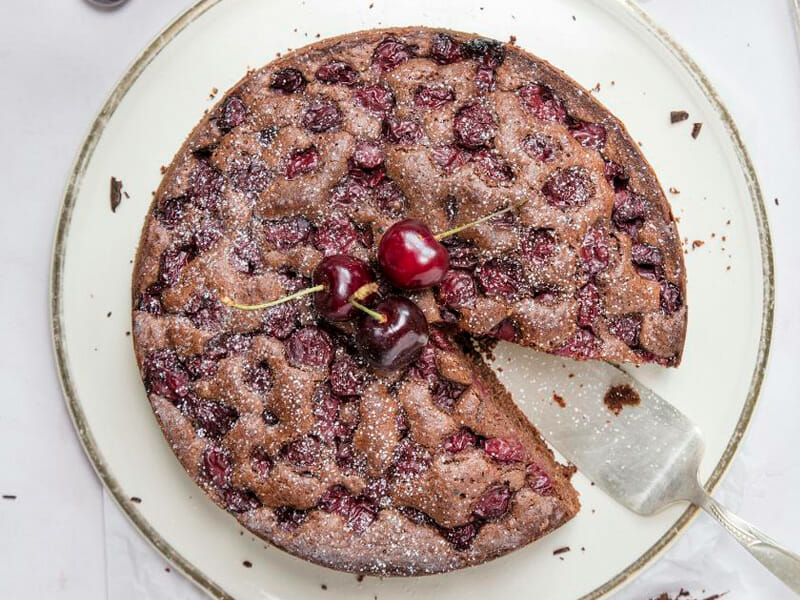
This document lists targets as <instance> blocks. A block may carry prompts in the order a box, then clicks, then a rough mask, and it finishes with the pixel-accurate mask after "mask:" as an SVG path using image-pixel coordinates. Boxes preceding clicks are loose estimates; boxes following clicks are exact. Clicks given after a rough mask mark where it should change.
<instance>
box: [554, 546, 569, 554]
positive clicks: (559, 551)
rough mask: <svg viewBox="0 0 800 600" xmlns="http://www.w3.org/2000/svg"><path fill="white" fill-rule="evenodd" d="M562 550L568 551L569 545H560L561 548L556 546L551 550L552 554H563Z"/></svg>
mask: <svg viewBox="0 0 800 600" xmlns="http://www.w3.org/2000/svg"><path fill="white" fill-rule="evenodd" d="M564 552H569V546H561V548H556V549H555V550H553V556H558V555H559V554H564Z"/></svg>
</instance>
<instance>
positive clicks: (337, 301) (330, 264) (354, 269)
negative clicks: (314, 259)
mask: <svg viewBox="0 0 800 600" xmlns="http://www.w3.org/2000/svg"><path fill="white" fill-rule="evenodd" d="M313 280H314V285H324V286H325V289H324V290H323V291H321V292H317V293H316V294H314V305H315V306H316V307H317V310H318V311H319V313H320V314H321V315H322V316H323V317H324V318H326V319H328V320H329V321H346V320H348V319H350V318H351V317H352V316H353V315H354V312H355V311H356V310H357V309H356V307H355V306H353V305H352V304H350V303H349V302H348V300H349V299H350V296H352V295H353V294H354V293H355V292H356V290H357V289H358V288H360V287H361V286H363V285H367V284H368V283H372V282H374V281H375V276H374V275H373V273H372V270H371V269H370V268H369V267H368V266H367V265H366V263H364V262H363V261H360V260H358V259H357V258H353V257H352V256H347V255H346V254H334V255H333V256H328V257H326V258H324V259H322V262H320V263H319V265H317V268H316V269H314V275H313ZM368 301H369V299H368V298H364V299H362V300H361V302H365V303H366V302H368Z"/></svg>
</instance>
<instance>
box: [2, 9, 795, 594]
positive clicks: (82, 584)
mask: <svg viewBox="0 0 800 600" xmlns="http://www.w3.org/2000/svg"><path fill="white" fill-rule="evenodd" d="M228 1H234V0H228ZM354 1H363V2H364V5H365V7H366V5H367V3H368V2H367V0H354ZM609 1H610V0H609ZM191 3H192V1H191V0H131V1H130V2H129V3H128V4H127V5H126V6H125V7H123V8H122V9H120V10H118V11H115V12H109V13H103V12H98V11H96V10H93V9H91V8H90V7H89V6H88V5H86V4H85V3H84V2H83V1H82V0H2V2H0V82H1V83H0V85H2V90H3V91H2V94H0V115H1V116H0V123H2V132H3V133H2V143H0V381H2V383H3V385H4V388H5V394H4V398H3V400H2V401H1V402H0V407H1V408H0V495H1V494H12V495H16V496H17V498H16V500H4V499H0V598H2V599H9V600H11V599H13V600H27V599H50V598H54V599H58V600H67V599H70V600H71V599H76V600H78V599H79V600H95V599H108V600H129V599H130V600H133V599H137V600H141V599H143V598H148V599H152V600H160V599H167V598H169V599H170V600H182V599H199V598H202V597H204V596H203V595H202V594H201V593H200V592H199V591H198V590H196V589H195V588H194V587H193V586H192V585H191V584H190V583H189V582H188V581H187V580H185V579H184V578H183V577H182V576H181V575H180V574H177V573H175V572H174V570H173V571H168V570H167V569H166V567H167V565H166V563H165V562H164V561H163V560H162V559H161V557H160V556H159V555H158V554H157V553H156V552H155V551H154V550H152V549H151V548H150V547H149V546H148V545H147V544H146V543H145V542H144V541H143V540H142V539H141V538H140V537H139V535H138V534H137V532H136V531H135V530H134V529H133V528H132V527H131V526H130V525H129V524H128V522H127V521H126V520H125V519H124V518H123V517H122V515H121V513H120V511H119V510H118V509H117V508H116V506H115V505H114V504H113V503H112V502H111V501H110V500H109V498H108V496H107V495H106V494H105V493H104V491H103V489H102V487H101V485H100V483H99V481H98V480H97V478H96V477H95V475H94V472H93V471H92V469H91V466H90V465H89V462H88V461H87V459H86V457H85V456H84V454H83V451H82V449H81V448H80V445H79V444H78V440H77V437H76V436H75V434H74V432H73V429H72V424H71V423H70V420H69V416H68V414H67V410H66V408H65V405H64V403H63V401H62V398H61V393H60V390H59V386H58V381H57V378H56V374H55V369H54V365H53V357H52V350H51V343H50V325H49V320H48V303H49V296H48V272H49V267H50V252H51V244H52V236H53V232H54V230H55V223H56V217H57V214H58V207H59V202H60V199H61V194H62V188H63V185H64V182H65V180H66V177H67V174H68V173H69V170H70V167H71V164H72V161H73V158H74V155H75V153H76V151H77V149H78V147H79V145H80V143H81V141H82V139H83V136H84V134H85V133H86V130H87V128H88V126H89V124H90V122H91V121H92V119H93V117H94V115H95V112H96V111H97V110H98V108H99V107H100V105H101V103H102V102H103V100H104V98H105V96H106V94H107V93H108V92H109V90H110V89H111V88H112V86H113V85H114V84H115V82H116V80H117V79H118V78H119V77H120V75H121V74H122V73H123V72H124V71H125V69H126V67H127V66H128V64H129V63H130V62H131V61H132V60H133V58H134V57H135V56H136V55H137V54H138V52H139V51H140V50H141V49H142V48H143V47H144V46H145V44H146V43H147V42H148V41H149V40H150V39H151V37H152V36H153V35H154V34H155V33H156V32H157V31H158V30H159V29H160V28H162V27H163V26H164V25H165V24H166V23H167V22H168V21H169V20H171V19H172V18H173V17H175V16H176V15H177V14H178V13H179V12H180V11H182V10H183V9H184V8H186V7H187V6H189V5H190V4H191ZM642 6H643V7H644V8H645V9H646V10H647V11H649V12H650V13H651V14H652V15H653V17H654V18H655V19H656V20H657V21H658V22H659V23H660V24H662V25H663V26H664V27H665V28H666V30H667V31H669V32H670V33H672V34H673V36H674V37H675V38H676V39H677V40H678V42H679V43H681V44H682V45H683V46H684V47H685V48H686V49H687V50H688V51H689V53H690V54H691V55H692V56H693V57H694V58H695V60H696V61H697V62H698V63H699V64H700V66H701V68H703V69H704V70H705V72H706V73H707V74H708V75H709V77H710V78H711V80H712V82H713V83H714V85H715V86H716V87H717V89H718V91H719V93H720V94H721V96H722V98H723V101H724V102H725V103H726V104H727V105H728V108H729V109H730V110H731V112H732V114H733V116H734V118H735V120H736V121H737V123H738V125H739V127H740V129H741V131H742V134H743V136H744V140H745V143H746V145H747V147H748V148H749V150H750V153H751V156H752V158H753V160H754V162H755V166H756V169H757V171H758V174H759V178H760V181H761V185H762V188H763V190H764V195H765V197H766V198H767V199H768V200H769V202H768V207H767V209H768V213H769V217H770V223H771V227H772V233H773V239H774V247H775V259H776V272H777V301H776V312H775V336H774V341H773V346H772V357H771V361H770V367H769V372H768V375H767V378H766V382H765V385H764V388H763V392H762V399H761V401H760V403H759V406H758V408H757V410H756V414H755V417H754V419H753V423H752V426H751V428H750V431H749V432H748V434H747V436H746V438H745V440H744V443H743V445H742V449H741V451H740V452H739V454H738V456H737V458H736V460H735V462H734V464H733V466H732V468H731V469H730V471H729V473H728V474H727V476H726V477H725V479H724V481H723V483H722V485H721V486H720V487H719V488H718V490H717V491H716V493H715V496H716V497H717V498H718V499H720V500H721V501H723V502H724V503H726V504H727V505H728V506H729V507H730V508H731V509H733V510H735V511H738V512H739V514H741V516H742V517H744V518H746V519H748V520H750V521H752V522H753V523H754V524H756V525H757V526H759V527H761V528H762V529H764V530H765V531H767V532H769V533H770V534H772V535H773V536H774V537H776V538H778V539H779V540H782V541H784V542H785V543H787V544H789V545H790V546H792V547H793V549H794V550H796V551H797V550H800V518H799V517H798V506H800V452H798V450H797V444H796V441H797V436H798V434H800V391H799V389H798V382H799V381H800V377H798V362H799V361H798V359H800V349H798V344H800V310H799V309H800V302H799V301H798V299H800V267H799V266H798V265H800V244H798V233H799V231H798V230H800V192H798V184H797V181H798V179H797V177H798V176H797V173H798V170H800V61H799V60H798V45H796V42H795V37H794V32H793V27H792V21H791V16H790V12H789V3H788V0H706V1H704V2H698V1H697V0H649V1H646V0H642ZM534 50H535V49H534ZM774 198H778V199H780V205H779V206H778V205H776V202H774V201H773V199H774ZM754 318H755V315H754ZM735 326H736V323H731V327H735ZM682 586H683V587H686V588H689V589H691V590H692V591H693V592H694V593H696V594H697V595H698V596H700V595H701V591H702V590H707V594H710V593H712V592H722V591H729V592H730V593H729V595H728V596H727V598H730V599H731V600H736V599H748V600H751V599H758V598H769V599H771V600H783V599H787V600H788V599H789V598H793V597H794V596H793V595H792V594H791V592H789V591H788V590H787V589H786V588H784V587H783V586H782V585H781V584H779V583H777V582H776V581H774V580H773V579H772V577H771V576H770V575H769V574H768V573H767V572H766V571H765V570H764V569H762V568H761V566H760V565H758V564H757V563H756V562H755V561H754V560H752V559H751V558H750V556H749V555H748V554H747V553H746V552H745V551H744V550H742V549H741V548H740V547H739V546H738V545H737V544H736V543H735V542H734V541H733V540H732V539H729V538H728V536H727V534H725V533H724V532H723V531H722V530H721V529H720V528H719V527H717V526H716V524H715V523H713V522H712V521H711V520H710V519H709V518H707V517H705V516H704V515H701V516H700V517H699V518H698V519H696V520H695V521H694V522H693V523H692V524H691V525H690V526H689V530H688V531H687V532H686V533H685V535H683V536H682V537H681V538H680V539H679V540H678V542H677V543H676V544H674V545H673V546H672V547H671V548H670V549H669V550H668V551H667V552H666V553H665V554H664V555H663V556H662V557H661V558H660V560H658V561H657V562H656V563H655V564H654V565H652V566H651V567H649V568H648V569H647V570H646V571H645V572H643V573H642V574H641V575H640V576H639V577H638V578H637V579H636V581H635V582H633V583H632V584H630V585H629V586H628V587H626V588H624V589H623V590H622V591H620V592H619V593H617V594H616V595H615V596H614V600H646V599H647V598H649V597H651V596H655V595H657V594H659V593H661V592H664V591H670V592H676V591H677V590H678V589H679V588H680V587H682Z"/></svg>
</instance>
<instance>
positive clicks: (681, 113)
mask: <svg viewBox="0 0 800 600" xmlns="http://www.w3.org/2000/svg"><path fill="white" fill-rule="evenodd" d="M688 118H689V113H688V112H686V111H685V110H673V111H670V113H669V122H670V123H680V122H681V121H685V120H686V119H688Z"/></svg>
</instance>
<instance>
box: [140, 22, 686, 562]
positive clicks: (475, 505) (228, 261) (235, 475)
mask: <svg viewBox="0 0 800 600" xmlns="http://www.w3.org/2000/svg"><path fill="white" fill-rule="evenodd" d="M489 217H491V218H489ZM470 223H471V224H472V225H471V226H468V227H465V225H466V224H470ZM409 236H410V237H409ZM414 236H416V237H414ZM408 240H411V241H410V242H409V241H408ZM415 240H416V241H415ZM420 240H422V241H420ZM404 244H405V245H404ZM415 244H417V245H415ZM404 253H405V254H404ZM409 253H410V257H409ZM356 289H357V290H358V292H357V293H355V295H353V294H354V290H356ZM362 292H363V293H362ZM287 296H291V297H292V298H293V300H291V301H288V302H284V303H281V304H275V305H271V306H268V307H266V308H263V309H260V310H251V308H253V307H252V306H251V305H258V304H259V303H265V302H269V301H273V300H276V299H279V298H282V297H287ZM684 298H685V275H684V268H683V259H682V252H681V248H680V244H679V238H678V234H677V231H676V227H675V223H674V219H673V217H672V215H671V212H670V208H669V205H668V204H667V201H666V198H665V197H664V194H663V192H662V191H661V189H660V187H659V185H658V182H657V180H656V177H655V175H654V174H653V171H652V170H651V168H650V167H649V165H648V164H647V162H646V161H645V159H644V158H643V157H642V155H641V153H640V151H639V148H638V147H637V145H636V144H635V143H634V142H633V141H632V140H631V138H630V136H629V135H628V133H627V132H626V131H625V129H624V127H623V126H622V125H621V124H620V122H619V121H617V120H616V119H615V118H614V117H613V116H611V115H610V114H609V113H608V111H607V110H605V109H604V108H603V107H602V106H601V105H600V104H599V103H598V102H597V101H596V100H594V99H593V98H592V97H591V95H590V94H589V93H587V92H586V91H585V90H583V89H582V88H581V87H580V86H578V85H577V84H576V83H574V82H573V81H572V80H570V79H569V78H568V77H566V76H565V75H564V74H563V73H561V72H560V71H558V70H556V69H554V68H553V67H551V66H550V65H548V64H547V63H545V62H544V61H542V60H540V59H537V58H535V57H533V56H531V55H529V54H527V53H525V52H523V51H521V50H519V49H518V48H516V47H514V46H510V45H504V44H501V43H499V42H496V41H493V40H487V39H483V38H479V37H475V36H473V35H468V34H462V33H457V32H451V31H442V30H429V29H424V28H409V29H393V30H390V31H368V32H362V33H357V34H352V35H347V36H343V37H339V38H335V39H331V40H326V41H322V42H319V43H316V44H314V45H311V46H308V47H306V48H304V49H301V50H298V51H295V52H292V53H290V54H288V55H286V56H284V57H282V58H280V59H279V60H277V61H274V62H272V63H270V64H269V65H267V66H266V67H263V68H261V69H258V70H255V71H251V72H250V73H248V74H247V76H246V77H245V78H244V79H243V80H242V81H241V82H240V83H238V84H237V85H236V86H235V87H234V88H233V89H232V90H231V91H230V92H229V93H228V94H227V95H226V96H225V97H224V98H223V99H222V100H221V101H220V102H219V104H218V105H217V106H216V107H215V108H214V109H213V110H212V111H210V112H209V113H208V114H207V116H206V117H205V118H204V119H203V120H202V121H201V122H200V124H199V125H198V126H197V127H196V128H195V130H194V131H193V132H192V133H191V135H190V136H189V138H188V140H187V141H186V142H185V144H184V145H183V147H182V149H181V150H180V151H179V152H178V154H177V156H176V157H175V159H174V161H173V162H172V164H171V165H170V167H169V168H168V170H167V172H166V175H165V177H164V180H163V182H162V184H161V186H160V188H159V190H158V192H157V194H156V198H155V200H154V202H153V205H152V207H151V210H150V213H149V215H148V217H147V220H146V223H145V225H144V230H143V233H142V238H141V243H140V247H139V253H138V256H137V260H136V265H135V269H134V279H133V307H134V310H133V322H134V343H135V347H136V356H137V360H138V363H139V367H140V370H141V373H142V377H143V379H144V383H145V387H146V389H147V392H148V396H149V399H150V402H151V404H152V407H153V410H154V411H155V414H156V416H157V417H158V420H159V422H160V424H161V427H162V429H163V431H164V434H165V436H166V438H167V439H168V441H169V443H170V444H171V446H172V448H173V450H174V452H175V454H176V455H177V457H178V458H179V460H180V461H181V463H182V465H183V466H184V467H185V469H186V470H187V471H188V473H189V474H190V475H191V476H192V477H193V478H194V479H195V481H197V483H198V484H199V485H201V486H202V487H203V488H204V489H205V490H206V492H207V493H208V494H209V496H210V497H211V498H212V499H213V500H214V501H215V502H216V503H217V504H219V505H220V506H222V507H223V508H225V509H226V510H228V511H229V512H231V513H233V514H234V515H235V516H236V518H237V519H238V520H239V522H240V523H241V524H242V525H243V526H245V527H246V528H247V529H249V530H250V531H252V532H254V533H255V534H257V535H259V536H261V537H263V538H264V539H266V540H268V541H269V542H271V543H272V544H274V545H276V546H278V547H280V548H283V549H285V550H287V551H289V552H291V553H292V554H295V555H297V556H299V557H302V558H305V559H308V560H311V561H314V562H316V563H319V564H322V565H326V566H329V567H333V568H336V569H342V570H347V571H353V572H359V573H371V574H392V575H415V574H426V573H437V572H444V571H449V570H452V569H457V568H460V567H464V566H468V565H474V564H478V563H481V562H484V561H486V560H489V559H491V558H494V557H497V556H499V555H502V554H504V553H506V552H509V551H511V550H514V549H515V548H519V547H520V546H523V545H525V544H527V543H529V542H531V541H532V540H534V539H537V538H539V537H541V536H542V535H544V534H546V533H548V532H550V531H552V530H553V529H555V528H557V527H559V526H560V525H562V524H563V523H565V522H566V521H567V520H569V519H570V518H571V517H572V516H574V515H575V514H576V512H577V511H578V507H579V502H578V498H577V494H576V492H575V490H574V489H573V488H572V487H571V485H570V482H569V479H570V476H571V474H572V469H571V468H569V467H566V466H562V465H559V464H558V463H557V462H556V461H555V460H554V457H553V454H552V452H551V451H550V450H549V449H548V448H547V446H546V445H545V444H544V442H543V441H542V439H541V438H540V437H539V435H538V432H537V431H536V429H535V428H534V427H533V426H532V425H531V424H530V423H529V422H528V421H527V420H526V419H525V417H524V416H523V414H522V413H521V412H520V411H519V409H518V408H517V407H516V406H515V405H514V403H513V401H512V399H511V398H510V396H509V394H508V393H507V392H506V391H505V389H504V388H503V387H502V386H501V384H500V383H499V382H498V380H497V379H496V378H495V375H494V373H493V372H492V371H491V369H489V368H488V367H487V366H486V365H485V364H484V363H483V361H482V360H481V358H480V356H479V355H478V354H477V353H476V352H475V351H474V350H473V345H472V342H473V340H475V339H476V338H486V337H489V338H497V339H502V340H507V341H510V342H514V343H517V344H522V345H525V346H530V347H533V348H537V349H540V350H542V351H545V352H550V353H555V354H559V355H563V356H568V357H573V358H577V359H605V360H612V361H617V362H621V361H626V362H633V363H643V362H657V363H661V364H664V365H677V364H678V362H679V361H680V358H681V351H682V347H683V340H684V334H685V326H686V307H685V305H684ZM356 308H357V309H358V310H356ZM362 310H363V311H365V312H363V313H362V312H361V311H362ZM353 313H357V315H360V317H361V318H360V320H359V319H358V318H355V317H354V315H353ZM367 313H369V314H367ZM354 319H355V320H354ZM598 401H599V400H598Z"/></svg>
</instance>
